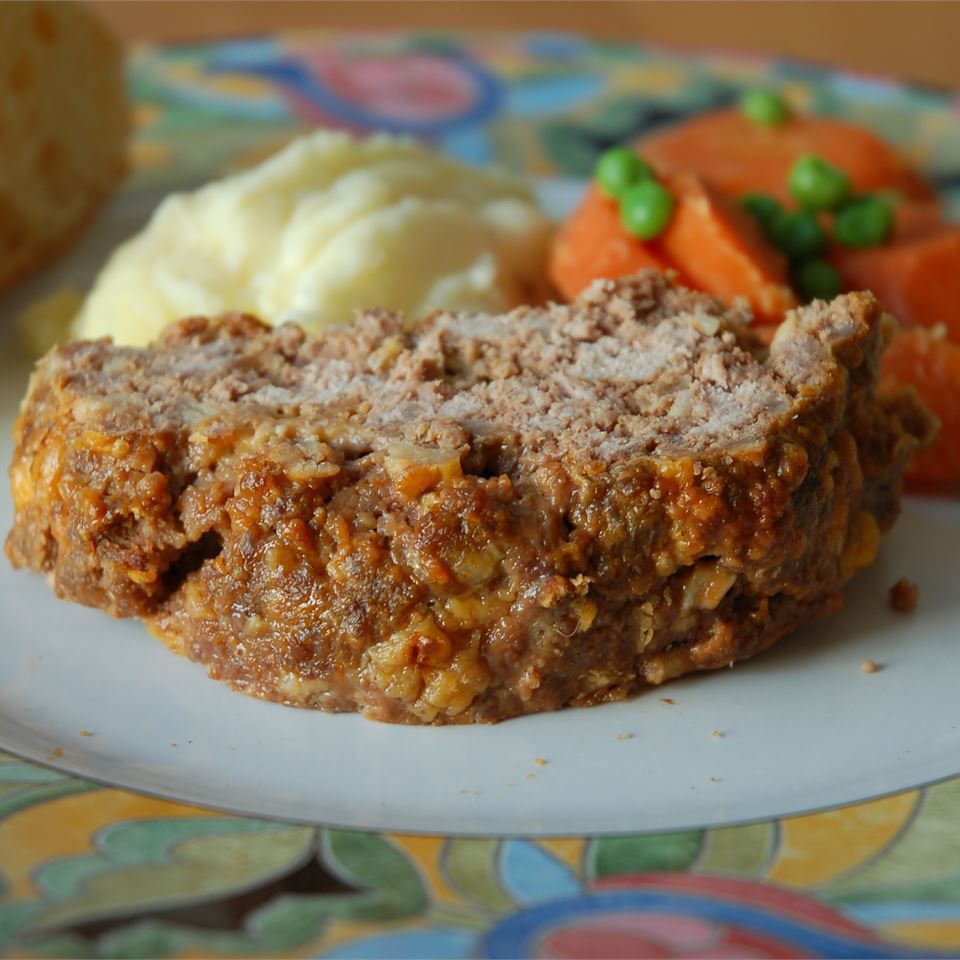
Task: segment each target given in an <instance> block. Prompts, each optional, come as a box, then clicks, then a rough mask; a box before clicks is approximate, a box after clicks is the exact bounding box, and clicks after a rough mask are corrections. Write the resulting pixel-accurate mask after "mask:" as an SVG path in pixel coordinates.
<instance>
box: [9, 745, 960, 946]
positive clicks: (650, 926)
mask: <svg viewBox="0 0 960 960" xmlns="http://www.w3.org/2000/svg"><path fill="white" fill-rule="evenodd" d="M958 810H960V780H955V781H950V782H948V783H942V784H939V785H937V786H933V787H929V788H927V789H925V790H920V791H912V792H908V793H903V794H898V795H895V796H891V797H886V798H884V799H880V800H874V801H871V802H868V803H862V804H857V805H854V806H849V807H845V808H843V809H839V810H830V811H826V812H823V813H815V814H810V815H807V816H801V817H792V818H788V819H784V820H779V821H770V822H765V823H757V824H749V825H746V826H734V827H724V828H719V829H712V830H686V831H680V832H675V833H661V834H647V835H636V836H617V837H602V838H596V839H580V838H578V839H553V840H551V839H546V840H529V839H522V838H489V839H486V838H484V839H475V838H456V837H425V836H400V835H393V834H379V833H364V832H357V831H349V830H338V829H333V828H316V827H308V826H298V825H292V824H286V823H279V822H271V821H264V820H253V819H246V818H243V817H236V816H230V815H226V814H222V813H218V812H216V811H209V810H201V809H199V808H196V807H189V806H184V805H180V804H175V803H169V802H166V801H162V800H157V799H152V798H148V797H141V796H138V795H135V794H131V793H127V792H124V791H120V790H114V789H109V788H106V787H100V786H96V785H94V784H90V783H86V782H84V781H82V780H77V779H73V778H68V777H66V776H64V775H62V774H59V773H57V772H55V771H52V770H48V769H45V768H40V767H36V766H32V765H30V764H27V763H25V762H23V761H20V760H17V759H14V758H12V757H3V756H2V755H0V851H2V854H0V951H3V952H6V953H8V954H13V955H16V956H25V957H79V956H84V957H86V956H89V957H104V958H106V957H188V956H197V955H203V956H214V957H217V956H280V955H282V956H305V957H306V956H309V957H331V958H332V957H338V958H355V960H360V958H368V957H369V958H374V957H410V958H424V960H426V958H432V957H438V958H439V957H464V958H467V957H541V958H573V957H583V958H602V957H608V958H609V957H687V958H722V957H730V958H732V957H739V958H763V957H781V958H787V957H907V956H939V955H943V956H960V830H958V829H957V827H956V824H957V812H958Z"/></svg>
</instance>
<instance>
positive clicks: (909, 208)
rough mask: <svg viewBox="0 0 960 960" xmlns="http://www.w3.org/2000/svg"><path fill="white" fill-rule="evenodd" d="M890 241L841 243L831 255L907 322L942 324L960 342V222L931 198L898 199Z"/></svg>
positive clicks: (855, 283) (844, 273) (850, 280)
mask: <svg viewBox="0 0 960 960" xmlns="http://www.w3.org/2000/svg"><path fill="white" fill-rule="evenodd" d="M895 216H896V220H895V227H894V233H893V236H892V237H891V239H890V241H889V242H887V243H885V244H883V245H882V246H879V247H866V248H861V249H854V248H850V247H840V246H836V247H834V248H833V250H832V251H831V253H830V259H831V261H832V262H833V264H834V266H835V267H836V268H837V270H838V271H839V272H840V276H841V278H842V280H843V283H844V286H846V287H847V288H848V289H850V290H872V291H873V292H874V294H875V295H876V296H877V298H878V299H879V300H880V301H881V302H882V303H883V305H884V306H885V307H886V308H887V309H888V310H889V311H890V312H891V313H892V314H893V315H894V316H895V317H896V318H897V319H898V320H899V321H900V322H901V323H903V324H905V325H915V326H924V327H932V326H935V325H937V324H941V323H942V324H943V325H944V326H945V327H946V328H947V331H948V333H949V336H950V338H951V339H953V340H957V341H958V342H960V226H957V225H955V224H949V223H945V222H944V221H943V220H942V219H941V218H940V215H939V212H938V211H936V209H935V208H934V207H932V206H930V205H927V204H899V205H898V206H897V207H896V208H895Z"/></svg>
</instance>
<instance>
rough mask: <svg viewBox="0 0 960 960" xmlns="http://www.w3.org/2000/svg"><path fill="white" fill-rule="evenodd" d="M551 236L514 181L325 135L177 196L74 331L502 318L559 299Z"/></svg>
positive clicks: (105, 282) (417, 150)
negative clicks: (227, 313)
mask: <svg viewBox="0 0 960 960" xmlns="http://www.w3.org/2000/svg"><path fill="white" fill-rule="evenodd" d="M548 235H549V224H548V221H547V220H546V218H545V217H544V216H543V214H542V213H541V212H540V211H539V209H538V208H537V206H536V205H535V203H534V200H533V198H532V196H531V194H530V193H529V192H528V191H527V190H526V188H525V187H524V186H523V185H522V184H521V183H520V182H519V181H517V180H515V179H514V178H513V177H511V176H509V175H508V174H506V173H504V172H501V171H497V170H479V169H474V168H472V167H467V166H464V165H463V164H460V163H457V162H456V161H454V160H451V159H449V158H447V157H444V156H441V155H440V154H438V153H435V152H434V151H432V150H430V149H429V148H427V147H425V146H422V145H421V144H418V143H416V142H414V141H411V140H405V139H397V138H393V137H387V136H375V137H372V138H370V139H366V140H358V139H354V138H352V137H350V136H348V135H346V134H343V133H333V132H328V131H323V132H317V133H313V134H311V135H309V136H306V137H303V138H302V139H299V140H296V141H294V142H293V143H291V144H290V145H289V146H287V147H286V148H285V149H284V150H282V151H281V152H280V153H278V154H276V155H275V156H273V157H271V158H270V159H269V160H267V161H265V162H264V163H262V164H261V165H260V166H258V167H255V168H253V169H250V170H246V171H244V172H242V173H238V174H235V175H233V176H229V177H226V178H225V179H223V180H219V181H216V182H213V183H210V184H208V185H206V186H204V187H202V188H200V189H199V190H197V191H195V192H194V193H182V194H175V195H173V196H171V197H169V198H168V199H167V200H165V201H164V203H163V204H161V206H160V207H159V208H158V210H157V211H156V213H155V214H154V215H153V217H152V219H151V220H150V222H149V224H148V225H147V226H146V227H145V228H144V230H143V231H142V232H141V233H140V234H138V235H137V236H135V237H134V238H133V239H132V240H129V241H128V242H127V243H125V244H123V245H122V246H121V247H120V248H118V249H117V251H116V252H115V253H114V254H113V256H112V257H111V258H110V260H109V262H108V263H107V265H106V267H105V268H104V270H103V271H102V272H101V274H100V276H99V277H98V278H97V281H96V283H95V285H94V288H93V290H92V292H91V293H90V295H89V297H88V298H87V300H86V302H85V303H84V305H83V307H82V309H81V310H80V313H79V315H78V316H77V318H76V320H75V321H74V325H73V334H74V335H75V336H78V337H99V336H104V335H110V336H112V337H113V338H114V340H115V341H116V342H118V343H127V344H143V343H147V342H149V341H150V340H152V339H153V338H154V337H155V336H156V334H157V332H158V331H159V330H160V329H161V327H163V326H164V325H165V324H166V323H168V322H170V321H171V320H175V319H178V318H180V317H183V316H186V315H189V314H197V313H205V314H209V313H217V312H220V311H223V310H246V311H250V312H252V313H255V314H257V315H259V316H261V317H262V318H263V319H265V320H267V321H268V322H270V323H274V324H278V323H283V322H284V321H287V320H294V321H296V322H297V323H300V324H302V325H303V326H304V327H306V328H307V329H308V330H316V329H317V328H319V327H323V326H327V325H329V324H338V323H345V322H347V321H349V320H350V319H351V317H352V316H353V313H354V311H355V310H357V309H361V308H365V307H377V306H380V307H388V308H390V309H394V310H402V311H404V312H405V313H406V314H407V315H408V316H409V317H411V318H414V317H416V316H419V315H421V314H423V313H424V312H426V311H428V310H430V309H432V308H444V309H451V310H470V311H497V312H499V311H502V310H504V309H507V308H509V307H512V306H516V305H517V304H519V303H523V302H535V301H537V300H542V299H543V298H544V297H545V295H546V292H547V291H546V286H545V285H546V281H545V260H546V251H547V242H548V238H549V237H548Z"/></svg>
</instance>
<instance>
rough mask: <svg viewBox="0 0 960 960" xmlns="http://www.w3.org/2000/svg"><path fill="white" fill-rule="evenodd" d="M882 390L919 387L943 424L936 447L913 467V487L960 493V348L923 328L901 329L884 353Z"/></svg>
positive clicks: (910, 482) (908, 474) (909, 471)
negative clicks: (959, 491)
mask: <svg viewBox="0 0 960 960" xmlns="http://www.w3.org/2000/svg"><path fill="white" fill-rule="evenodd" d="M880 386H881V389H897V388H903V387H913V388H914V389H915V390H916V391H917V394H918V396H919V397H920V399H921V400H922V401H923V402H924V403H925V404H926V405H927V406H928V407H929V408H930V410H931V412H932V413H933V414H934V416H936V417H937V419H938V420H939V421H940V434H939V436H938V438H937V440H936V442H935V443H934V445H933V446H932V447H931V448H930V449H929V450H927V451H925V452H923V453H920V454H918V455H917V456H916V457H915V458H914V460H913V462H912V463H911V464H910V466H909V467H908V468H907V472H906V474H905V477H906V483H907V486H908V487H910V488H911V489H915V490H940V491H956V490H960V344H958V343H952V342H951V341H949V340H944V339H942V338H940V337H938V336H936V335H935V334H934V333H931V331H930V330H925V329H923V328H922V327H913V328H911V329H905V328H901V329H899V330H898V331H897V332H896V334H895V335H894V337H893V340H892V342H891V343H890V345H889V347H887V350H886V352H885V353H884V355H883V361H882V364H881V368H880Z"/></svg>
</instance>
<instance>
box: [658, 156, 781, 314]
mask: <svg viewBox="0 0 960 960" xmlns="http://www.w3.org/2000/svg"><path fill="white" fill-rule="evenodd" d="M667 184H668V185H669V187H670V189H671V191H672V192H673V195H674V199H675V201H676V206H675V207H674V212H673V217H672V218H671V220H670V223H669V224H668V226H667V228H666V230H664V232H663V233H662V234H661V235H660V236H659V237H658V238H657V247H658V248H659V250H660V251H662V252H663V254H664V255H665V256H666V258H667V260H668V261H669V262H670V263H671V264H672V265H674V266H675V267H677V268H678V269H679V270H680V271H681V272H682V273H683V275H684V276H685V277H686V278H687V280H688V282H689V283H690V285H691V286H693V287H696V288H697V289H698V290H704V291H706V292H707V293H712V294H713V295H714V296H716V297H719V298H720V299H721V300H725V301H727V302H728V303H729V302H730V301H731V300H732V299H733V298H734V297H738V296H740V297H746V299H747V301H748V302H749V304H750V307H751V309H752V310H753V312H754V315H755V316H756V317H757V319H758V320H760V321H770V320H780V319H782V318H783V315H784V313H785V312H786V311H787V310H789V309H790V308H791V307H795V306H796V305H797V299H796V297H795V296H794V293H793V291H792V290H791V289H790V286H789V275H788V271H787V261H786V260H785V259H784V258H783V257H782V256H781V255H780V254H779V253H778V252H777V251H776V250H775V249H774V248H773V247H772V246H771V245H770V244H769V243H768V242H767V239H766V238H765V237H764V235H763V231H762V230H761V229H760V227H759V226H758V225H757V223H756V221H755V220H754V219H753V217H751V216H750V214H748V213H746V212H745V211H744V210H742V209H741V208H740V206H739V205H738V204H737V203H736V201H734V200H732V199H730V197H729V196H727V195H726V194H725V193H723V192H722V191H721V190H719V189H717V187H715V186H714V185H713V184H712V183H710V181H708V180H707V179H706V178H704V177H698V176H695V175H693V174H688V173H682V174H676V175H675V176H671V177H668V178H667Z"/></svg>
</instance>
